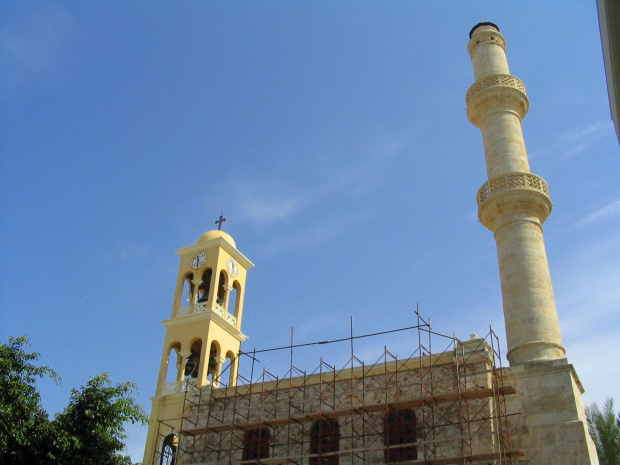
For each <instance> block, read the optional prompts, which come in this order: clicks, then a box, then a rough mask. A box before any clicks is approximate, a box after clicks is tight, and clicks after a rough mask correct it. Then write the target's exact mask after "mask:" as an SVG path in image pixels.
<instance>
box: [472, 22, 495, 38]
mask: <svg viewBox="0 0 620 465" xmlns="http://www.w3.org/2000/svg"><path fill="white" fill-rule="evenodd" d="M482 26H491V27H494V28H495V29H497V32H499V27H497V24H493V23H489V22H486V23H478V24H476V25H475V26H474V27H472V28H471V31H469V38H470V39H471V35H472V34H473V33H474V31H475V30H476V29H478V28H479V27H482Z"/></svg>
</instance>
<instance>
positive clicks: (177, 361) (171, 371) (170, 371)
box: [166, 344, 181, 383]
mask: <svg viewBox="0 0 620 465" xmlns="http://www.w3.org/2000/svg"><path fill="white" fill-rule="evenodd" d="M180 351H181V345H180V344H175V345H173V346H172V347H171V348H170V352H169V353H168V362H167V367H166V383H172V382H174V381H178V380H179V370H180V369H181V355H180V354H179V352H180Z"/></svg>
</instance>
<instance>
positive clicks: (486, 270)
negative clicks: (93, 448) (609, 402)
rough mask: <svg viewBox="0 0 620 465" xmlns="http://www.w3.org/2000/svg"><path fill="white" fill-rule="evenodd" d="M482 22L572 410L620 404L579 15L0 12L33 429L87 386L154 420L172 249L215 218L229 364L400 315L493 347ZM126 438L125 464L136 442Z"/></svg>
mask: <svg viewBox="0 0 620 465" xmlns="http://www.w3.org/2000/svg"><path fill="white" fill-rule="evenodd" d="M481 18H482V19H483V20H484V21H493V22H495V23H496V24H498V25H499V27H500V29H501V32H502V33H503V34H504V36H505V37H506V40H507V49H508V60H509V65H510V68H511V72H512V74H514V75H515V76H517V77H519V78H520V79H521V80H522V81H523V82H524V83H525V85H526V87H527V90H528V95H529V98H530V113H529V114H528V115H527V116H526V118H525V119H524V122H523V130H524V135H525V142H526V146H527V149H528V153H529V157H530V165H531V168H532V171H533V172H534V173H536V174H538V175H540V176H542V177H543V178H545V179H546V180H547V182H548V183H549V186H550V190H551V198H552V201H553V203H554V210H553V213H552V215H551V217H550V218H549V220H547V222H546V223H545V241H546V246H547V253H548V256H549V263H550V268H551V275H552V279H553V283H554V290H555V294H556V303H557V306H558V312H559V318H560V324H561V328H562V335H563V338H564V343H565V346H566V348H567V351H568V353H567V356H568V358H569V360H570V361H571V362H572V363H574V364H575V366H576V368H577V371H578V373H579V375H580V377H581V380H582V382H583V384H584V386H585V388H586V391H587V392H586V394H585V397H584V399H585V402H586V403H591V402H593V401H597V402H599V403H600V402H602V401H603V399H604V398H605V397H606V396H608V395H613V396H615V397H616V399H620V392H619V391H618V385H619V383H618V381H620V368H619V365H618V364H617V363H611V364H610V363H609V356H610V355H612V354H615V353H617V351H618V349H619V344H618V326H619V323H620V321H619V320H620V318H619V317H618V311H617V310H618V304H619V303H620V290H619V285H618V284H619V283H620V260H619V259H620V237H619V236H618V234H617V231H618V229H619V228H620V185H619V184H618V174H619V172H620V149H619V146H618V139H617V138H616V135H615V133H614V130H613V126H612V123H611V120H610V116H609V105H608V100H607V91H606V88H605V79H604V68H603V62H602V56H601V46H600V37H599V31H598V20H597V17H596V8H595V4H594V2H587V1H579V2H578V1H556V2H553V1H548V2H534V1H531V2H527V1H526V2H483V1H470V2H456V1H454V2H441V3H440V2H433V3H432V6H431V3H430V2H427V3H422V2H402V1H393V2H321V1H318V2H289V1H286V2H284V1H281V2H276V1H270V2H260V3H259V2H176V3H174V4H173V3H169V2H142V1H135V2H120V1H119V2H14V1H5V2H2V3H1V4H0V60H1V61H0V67H1V69H2V73H0V99H1V102H0V105H1V108H2V111H1V112H0V153H1V158H0V206H1V212H2V217H1V219H2V222H1V225H0V263H1V267H0V298H1V302H2V313H1V315H2V316H1V320H0V337H1V338H2V340H3V341H6V339H7V338H8V336H9V335H14V336H19V335H23V334H26V335H28V336H29V337H30V339H31V344H32V350H34V351H38V352H41V354H42V358H41V361H42V363H45V364H48V365H50V366H51V367H53V368H54V369H55V370H57V371H58V372H59V373H60V375H61V376H62V378H63V384H62V386H60V387H58V386H54V385H52V384H50V383H48V382H42V383H40V387H41V390H42V393H43V401H44V404H45V407H46V409H47V410H48V411H49V412H50V413H55V412H57V411H58V410H60V409H62V407H63V406H64V405H66V403H67V401H68V398H69V391H70V389H71V387H77V386H80V385H82V384H84V383H86V381H87V380H88V378H89V377H90V376H92V375H94V374H97V373H101V372H104V371H107V372H109V373H110V374H111V376H112V378H113V380H115V381H123V380H129V381H134V382H136V383H137V384H138V386H139V389H140V391H139V395H138V400H139V401H140V402H141V403H142V404H144V405H145V406H147V408H149V407H150V400H149V396H151V395H153V393H154V389H155V382H156V376H157V369H158V365H159V359H160V354H161V350H162V347H161V344H162V342H163V336H164V329H163V326H162V325H161V324H160V321H161V320H163V319H165V318H167V317H168V315H169V314H170V305H171V302H172V297H173V291H174V285H175V280H176V273H177V267H178V257H177V255H176V254H175V252H174V250H175V249H177V248H180V247H183V246H186V245H190V244H193V243H194V242H195V241H196V240H197V238H198V237H199V236H200V235H201V234H202V233H203V232H204V231H206V230H208V229H212V228H213V227H214V221H215V220H216V219H217V217H218V216H219V214H220V213H221V212H222V211H223V212H224V214H225V216H226V217H227V218H228V221H227V222H226V223H225V228H224V229H225V230H226V231H227V232H229V233H230V234H231V235H232V236H233V237H234V238H235V240H236V242H237V246H238V248H239V250H240V251H241V252H242V253H244V254H245V255H246V256H247V257H248V258H250V259H251V260H252V261H253V262H254V263H255V264H256V268H254V269H253V270H251V272H250V274H249V278H248V284H247V293H246V300H245V313H244V321H243V331H244V332H245V333H246V334H248V335H249V336H250V339H249V341H247V343H245V349H246V350H251V349H252V348H254V347H256V348H265V347H272V346H274V345H285V344H287V343H288V342H289V337H290V328H291V327H294V328H295V338H296V341H298V342H309V341H315V340H324V339H332V338H338V337H346V336H347V335H348V333H349V317H350V316H353V320H354V329H355V332H356V334H363V333H368V332H373V331H380V330H387V329H392V328H398V327H404V326H410V325H412V324H414V323H415V315H414V310H415V308H416V305H417V304H419V305H420V309H421V312H422V313H423V314H424V315H427V316H430V317H431V318H432V321H433V327H434V329H435V330H437V331H439V332H442V333H446V334H452V333H453V332H454V333H456V335H457V336H458V337H460V338H467V337H468V336H469V334H470V333H471V332H477V333H479V334H483V333H485V332H486V329H487V328H488V326H489V325H492V326H493V328H494V329H495V330H496V331H497V332H498V334H499V335H500V337H502V339H504V329H503V320H502V305H501V293H500V287H499V277H498V271H497V261H496V253H495V244H494V241H493V237H492V233H491V232H489V231H488V230H486V229H485V228H484V227H483V226H482V225H481V224H480V223H478V220H477V210H476V202H475V194H476V191H477V190H478V188H479V187H480V185H481V184H482V183H483V182H484V181H485V180H486V179H485V176H486V170H485V166H484V155H483V151H482V139H481V135H480V132H479V130H478V129H477V128H475V127H474V126H472V125H471V124H470V123H469V122H468V120H467V117H466V115H465V100H464V97H465V92H466V90H467V88H468V87H469V86H470V85H471V84H472V83H473V71H472V67H471V63H470V61H469V56H468V54H467V50H466V46H467V41H468V32H469V30H470V29H471V27H472V26H473V25H475V24H476V23H477V22H479V21H480V19H481ZM410 344H411V339H407V336H402V337H401V336H399V337H390V338H388V339H387V340H377V341H374V342H369V343H368V345H367V346H364V347H360V351H361V352H362V353H364V354H368V357H369V359H372V358H373V356H374V355H373V354H377V355H378V354H379V353H380V352H381V351H382V350H383V346H384V345H388V347H390V348H392V349H393V350H394V351H395V352H398V353H399V354H400V355H401V356H405V355H407V352H408V350H409V345H410ZM346 350H347V348H346V347H343V348H342V349H340V348H334V347H333V346H330V347H329V348H327V347H322V348H321V350H313V351H310V352H309V353H308V351H306V352H302V351H300V355H299V357H300V359H299V362H298V363H299V364H302V365H304V366H306V367H307V368H309V369H312V368H314V366H315V365H316V364H317V363H318V360H319V357H320V356H324V357H325V358H326V359H327V360H329V361H332V363H340V361H342V360H343V355H342V354H343V353H345V352H346ZM345 358H346V357H345ZM272 363H273V365H272V366H270V368H271V369H272V370H273V371H276V372H277V371H280V372H282V371H283V370H285V365H286V363H288V360H287V359H286V356H285V360H284V362H282V360H277V359H274V360H273V361H272ZM274 367H275V368H274ZM282 367H284V369H282ZM129 431H130V437H129V440H128V445H129V450H130V452H131V454H132V456H133V457H134V459H135V460H139V459H141V457H142V450H143V444H144V437H145V434H146V430H145V429H144V428H130V430H129Z"/></svg>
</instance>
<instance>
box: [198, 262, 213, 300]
mask: <svg viewBox="0 0 620 465" xmlns="http://www.w3.org/2000/svg"><path fill="white" fill-rule="evenodd" d="M212 274H213V272H212V271H211V268H209V269H207V270H205V272H204V273H202V283H201V284H200V286H198V303H199V304H201V303H203V302H206V301H207V300H208V299H209V290H210V289H211V275H212Z"/></svg>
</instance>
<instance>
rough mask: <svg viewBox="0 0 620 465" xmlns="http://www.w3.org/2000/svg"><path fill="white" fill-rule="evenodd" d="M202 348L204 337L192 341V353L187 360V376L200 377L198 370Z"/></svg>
mask: <svg viewBox="0 0 620 465" xmlns="http://www.w3.org/2000/svg"><path fill="white" fill-rule="evenodd" d="M201 350H202V339H196V340H195V341H194V342H192V346H191V348H190V354H189V355H188V357H187V360H186V361H185V376H189V377H190V378H197V377H198V370H199V369H200V352H201Z"/></svg>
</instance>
